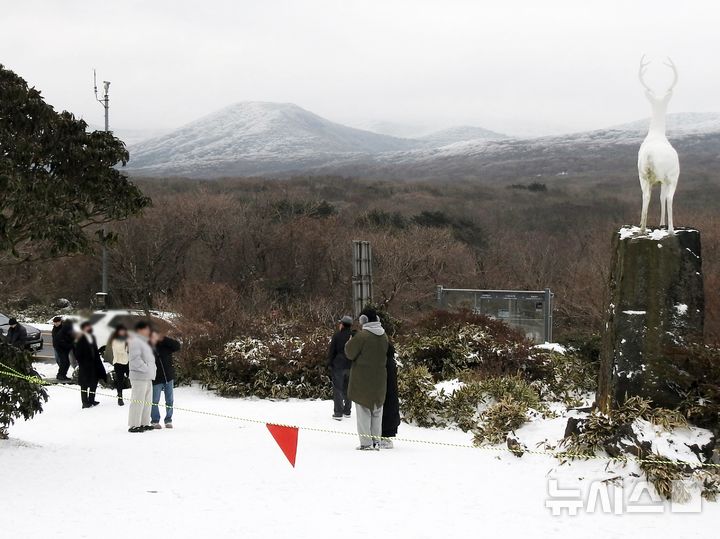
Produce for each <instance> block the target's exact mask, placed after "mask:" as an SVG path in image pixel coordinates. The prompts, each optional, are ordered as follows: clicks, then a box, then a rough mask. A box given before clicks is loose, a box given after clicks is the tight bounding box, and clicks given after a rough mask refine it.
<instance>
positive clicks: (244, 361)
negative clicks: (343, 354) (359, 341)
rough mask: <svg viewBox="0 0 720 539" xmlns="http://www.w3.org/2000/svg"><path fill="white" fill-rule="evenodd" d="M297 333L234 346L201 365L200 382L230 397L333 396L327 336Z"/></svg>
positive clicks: (285, 331)
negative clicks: (327, 360)
mask: <svg viewBox="0 0 720 539" xmlns="http://www.w3.org/2000/svg"><path fill="white" fill-rule="evenodd" d="M294 335H296V332H295V331H293V328H289V327H288V328H280V329H279V331H278V332H277V333H274V334H265V335H263V336H262V338H254V337H245V338H241V339H238V340H236V341H234V342H232V343H229V344H228V345H227V346H226V347H225V350H224V352H223V353H221V354H218V355H212V356H209V357H207V358H205V359H204V360H203V361H202V364H201V365H200V369H199V370H200V380H201V382H202V383H203V385H204V386H205V387H207V388H209V389H214V390H216V391H217V392H218V393H219V394H220V395H223V396H230V397H250V396H252V397H260V398H276V399H286V398H305V399H324V398H330V395H331V393H330V387H331V386H330V380H329V377H328V370H327V367H326V364H325V361H326V354H327V346H328V342H329V339H328V336H327V334H325V333H320V332H316V333H314V334H310V335H305V336H304V337H303V338H299V337H297V336H294Z"/></svg>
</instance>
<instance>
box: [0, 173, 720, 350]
mask: <svg viewBox="0 0 720 539" xmlns="http://www.w3.org/2000/svg"><path fill="white" fill-rule="evenodd" d="M716 180H717V178H713V177H709V176H708V175H707V174H691V175H689V176H688V175H686V176H685V177H684V178H681V182H680V185H679V188H678V192H677V194H676V196H675V222H676V226H677V225H679V226H690V227H695V228H698V229H700V230H701V231H702V241H703V256H704V259H703V264H704V274H705V287H706V302H707V311H706V337H707V340H708V341H718V340H720V339H719V337H720V303H719V302H718V296H717V293H716V290H717V288H718V285H720V282H719V281H720V279H719V278H718V274H719V269H720V268H719V257H720V226H718V225H720V222H719V218H718V215H717V203H718V201H720V182H718V181H716ZM540 181H542V183H537V184H534V183H533V182H532V180H528V181H525V182H524V183H514V184H513V183H511V182H502V183H492V184H489V183H488V182H487V181H485V182H477V181H469V180H468V181H454V182H452V183H450V182H445V183H444V182H438V181H436V182H412V181H407V182H397V181H395V182H390V181H369V180H361V179H348V178H341V177H312V178H294V179H289V180H264V179H233V180H230V179H228V180H221V181H205V182H201V181H191V180H181V179H167V180H156V179H153V180H145V179H138V183H139V184H140V185H141V187H142V188H143V190H144V191H145V192H146V194H148V195H149V196H151V197H152V199H153V203H154V204H153V207H152V208H151V209H150V210H148V211H147V212H146V213H145V215H144V216H143V217H141V218H137V219H133V220H130V221H127V222H123V223H119V224H117V225H115V230H116V231H117V232H118V233H119V237H120V239H119V242H118V243H117V244H116V245H115V246H114V247H113V248H112V251H111V264H112V269H111V273H110V286H111V290H112V292H113V293H114V301H115V304H116V305H119V306H152V307H157V308H167V309H173V310H177V311H179V312H181V313H192V315H193V316H196V317H207V318H212V317H214V316H215V317H221V316H227V315H228V314H229V315H230V316H235V314H233V313H242V316H243V318H245V317H261V316H266V315H267V314H268V313H273V315H283V316H292V317H302V318H306V319H307V321H308V322H311V323H314V324H322V325H329V324H330V322H331V321H332V319H333V317H336V316H338V315H340V314H342V313H343V312H348V311H349V310H350V296H351V288H350V281H351V262H350V260H351V258H350V257H351V249H350V247H351V245H350V242H351V240H353V239H364V240H369V241H370V242H372V245H373V249H374V257H375V266H374V272H375V294H376V301H377V302H381V303H384V304H386V305H387V307H388V309H389V311H390V312H391V313H392V314H394V315H395V316H396V317H399V318H405V319H409V318H412V317H414V316H416V315H417V314H418V313H419V312H420V311H422V310H424V309H428V308H431V307H432V306H433V302H434V294H435V286H436V285H437V284H443V285H445V286H460V287H473V288H476V287H477V288H520V289H542V288H544V287H550V288H552V290H553V291H554V292H555V295H556V319H555V320H556V336H557V337H560V338H562V337H563V336H568V335H569V334H570V333H573V332H576V331H583V332H597V331H599V329H600V327H601V320H602V315H603V309H604V300H605V292H604V291H605V285H606V280H607V275H608V269H609V259H610V253H609V246H610V240H611V235H612V234H613V233H614V231H615V230H616V229H617V228H618V227H619V226H620V225H622V224H625V223H635V222H636V221H637V220H638V219H639V210H640V188H639V185H638V181H637V179H636V178H635V177H634V176H633V175H632V174H628V176H627V177H626V178H611V179H609V180H598V179H596V178H592V177H585V178H574V179H573V178H567V177H563V178H552V179H549V180H548V179H547V178H541V179H540ZM654 196H655V198H654V199H653V206H652V207H651V223H652V224H653V225H656V224H657V221H658V217H659V215H658V214H659V208H658V207H657V206H658V200H657V193H655V195H654ZM99 267H100V265H99V258H98V257H77V258H68V259H62V260H58V261H54V262H50V263H47V262H44V263H37V264H34V265H27V266H24V267H21V268H18V269H7V268H6V271H5V272H4V275H3V277H2V280H3V281H4V282H3V289H4V290H6V291H12V293H11V294H10V299H11V300H12V301H18V302H20V303H26V304H28V303H36V302H44V303H47V302H51V301H52V300H54V299H55V298H58V297H67V298H69V299H71V300H73V301H74V302H77V303H78V304H80V305H88V304H89V302H90V300H91V298H92V295H93V293H94V292H96V291H97V290H98V289H99V284H100V283H99V280H100V273H99ZM219 313H225V314H219ZM215 322H216V323H225V322H224V321H223V320H216V321H215ZM228 323H230V322H228Z"/></svg>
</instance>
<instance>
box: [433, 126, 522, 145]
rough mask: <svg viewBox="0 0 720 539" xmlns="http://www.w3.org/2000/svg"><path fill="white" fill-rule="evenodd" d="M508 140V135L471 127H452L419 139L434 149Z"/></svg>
mask: <svg viewBox="0 0 720 539" xmlns="http://www.w3.org/2000/svg"><path fill="white" fill-rule="evenodd" d="M506 138H508V136H507V135H503V134H502V133H496V132H495V131H490V130H489V129H484V128H482V127H475V126H471V125H461V126H458V127H450V128H449V129H442V130H441V131H435V132H434V133H430V134H429V135H425V136H424V137H419V140H422V141H425V142H427V143H428V145H430V146H433V147H439V146H447V145H448V144H455V143H456V142H467V141H470V140H501V139H506Z"/></svg>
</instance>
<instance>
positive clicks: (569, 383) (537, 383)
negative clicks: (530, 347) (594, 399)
mask: <svg viewBox="0 0 720 539" xmlns="http://www.w3.org/2000/svg"><path fill="white" fill-rule="evenodd" d="M523 375H524V376H525V377H526V378H527V379H528V380H531V381H532V382H533V385H534V387H536V388H537V389H538V390H539V392H540V394H541V396H542V398H543V400H547V401H562V402H563V403H564V404H566V405H567V406H579V405H580V403H581V402H582V399H583V397H585V396H586V395H587V394H588V393H592V392H594V391H595V390H596V389H597V364H593V363H591V362H589V361H587V360H586V359H585V358H583V357H581V356H580V355H578V354H576V353H575V352H574V351H568V352H566V353H565V354H560V353H557V352H552V351H548V350H534V351H533V353H532V355H531V356H530V358H529V359H528V361H527V362H525V363H524V366H523Z"/></svg>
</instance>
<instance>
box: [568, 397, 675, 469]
mask: <svg viewBox="0 0 720 539" xmlns="http://www.w3.org/2000/svg"><path fill="white" fill-rule="evenodd" d="M638 419H644V420H646V421H649V422H651V423H654V424H656V425H660V426H662V427H663V428H665V429H666V430H672V429H674V428H678V427H685V426H687V422H686V421H685V419H684V418H683V417H682V416H681V415H680V414H678V413H677V412H675V411H673V410H666V409H663V408H653V406H652V403H651V402H650V401H649V400H647V399H643V398H640V397H631V398H629V399H627V400H626V401H625V402H624V403H623V404H622V405H621V406H618V407H616V408H614V409H612V410H611V411H610V412H609V413H604V412H601V411H600V410H598V409H595V410H593V411H592V412H591V413H590V414H589V415H588V416H587V417H585V418H583V419H580V420H579V421H578V422H577V424H576V426H575V428H574V432H572V433H570V435H569V436H568V437H567V438H566V439H565V440H563V442H562V443H563V445H565V446H566V447H567V450H568V453H569V454H570V455H571V457H577V456H583V455H586V456H592V455H595V453H596V452H597V451H599V450H604V451H605V452H607V453H608V454H609V455H611V456H622V455H624V454H632V455H634V456H637V457H644V456H646V455H647V454H648V451H649V450H650V447H649V443H647V442H641V441H640V440H639V439H638V436H637V434H636V432H635V431H634V429H633V423H634V422H635V421H636V420H638Z"/></svg>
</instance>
